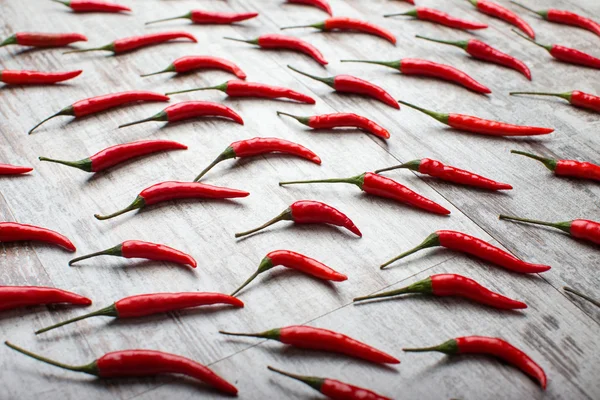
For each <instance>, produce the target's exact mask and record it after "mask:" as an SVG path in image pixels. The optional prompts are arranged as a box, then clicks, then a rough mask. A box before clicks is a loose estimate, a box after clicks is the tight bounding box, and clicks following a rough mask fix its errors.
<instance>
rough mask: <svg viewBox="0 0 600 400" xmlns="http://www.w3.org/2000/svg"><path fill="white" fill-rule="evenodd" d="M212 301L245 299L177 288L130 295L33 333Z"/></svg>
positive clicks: (232, 302) (240, 304) (237, 302)
mask: <svg viewBox="0 0 600 400" xmlns="http://www.w3.org/2000/svg"><path fill="white" fill-rule="evenodd" d="M213 304H229V305H232V306H235V307H244V303H243V302H242V301H241V300H240V299H238V298H236V297H232V296H229V295H226V294H222V293H210V292H180V293H151V294H140V295H137V296H129V297H125V298H122V299H121V300H119V301H116V302H115V303H113V304H111V305H110V306H108V307H104V308H102V309H100V310H98V311H94V312H91V313H89V314H84V315H81V316H79V317H75V318H72V319H69V320H67V321H63V322H59V323H58V324H55V325H52V326H49V327H46V328H43V329H40V330H38V331H36V332H35V334H36V335H38V334H40V333H44V332H48V331H50V330H52V329H55V328H59V327H61V326H64V325H68V324H71V323H73V322H76V321H81V320H82V319H86V318H90V317H96V316H106V317H114V318H119V319H120V318H139V317H146V316H148V315H154V314H161V313H167V312H171V311H177V310H183V309H185V308H191V307H198V306H208V305H213Z"/></svg>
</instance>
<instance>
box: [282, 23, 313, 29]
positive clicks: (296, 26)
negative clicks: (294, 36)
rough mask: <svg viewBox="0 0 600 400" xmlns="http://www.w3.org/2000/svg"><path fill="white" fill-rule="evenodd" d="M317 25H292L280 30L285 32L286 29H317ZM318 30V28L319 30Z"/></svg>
mask: <svg viewBox="0 0 600 400" xmlns="http://www.w3.org/2000/svg"><path fill="white" fill-rule="evenodd" d="M315 25H316V24H312V25H292V26H284V27H282V28H280V30H282V31H284V30H286V29H297V28H317V27H316V26H315ZM317 29H318V28H317Z"/></svg>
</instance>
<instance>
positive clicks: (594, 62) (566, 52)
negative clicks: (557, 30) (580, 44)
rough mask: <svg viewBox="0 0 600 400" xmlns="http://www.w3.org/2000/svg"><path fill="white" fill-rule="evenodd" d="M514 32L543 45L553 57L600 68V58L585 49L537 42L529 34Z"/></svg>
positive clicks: (570, 62)
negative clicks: (584, 50) (585, 51)
mask: <svg viewBox="0 0 600 400" xmlns="http://www.w3.org/2000/svg"><path fill="white" fill-rule="evenodd" d="M513 32H515V33H516V34H517V35H519V36H521V37H522V38H523V39H527V40H529V41H530V42H531V43H533V44H536V45H538V46H540V47H543V48H544V49H546V50H547V51H548V53H550V55H551V56H552V57H554V58H556V59H557V60H560V61H563V62H566V63H569V64H574V65H583V66H586V67H590V68H595V69H600V58H597V57H594V56H592V55H590V54H588V53H584V52H583V51H580V50H577V49H572V48H570V47H565V46H561V45H559V44H551V45H550V44H541V43H539V42H536V41H535V40H531V39H529V38H528V37H527V36H524V35H522V34H520V33H519V32H517V31H513Z"/></svg>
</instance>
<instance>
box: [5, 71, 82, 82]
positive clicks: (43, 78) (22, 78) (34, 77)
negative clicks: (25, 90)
mask: <svg viewBox="0 0 600 400" xmlns="http://www.w3.org/2000/svg"><path fill="white" fill-rule="evenodd" d="M82 72H83V71H82V70H77V71H69V72H41V71H24V70H17V71H15V70H9V69H5V70H0V82H4V83H6V84H8V85H48V84H53V83H57V82H64V81H68V80H69V79H73V78H75V77H76V76H79V75H81V73H82Z"/></svg>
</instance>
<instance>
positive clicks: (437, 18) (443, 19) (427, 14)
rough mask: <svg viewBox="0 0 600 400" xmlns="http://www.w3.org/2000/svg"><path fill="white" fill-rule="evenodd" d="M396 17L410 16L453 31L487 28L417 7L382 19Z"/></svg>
mask: <svg viewBox="0 0 600 400" xmlns="http://www.w3.org/2000/svg"><path fill="white" fill-rule="evenodd" d="M397 16H411V17H415V18H417V19H420V20H423V21H429V22H434V23H436V24H440V25H444V26H447V27H449V28H454V29H464V30H475V29H486V28H487V27H488V26H487V25H486V24H482V23H480V22H473V21H467V20H466V19H461V18H456V17H453V16H452V15H450V14H446V13H445V12H442V11H440V10H436V9H434V8H427V7H417V8H415V9H414V10H411V11H407V12H404V13H396V14H386V15H384V18H389V17H397Z"/></svg>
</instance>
